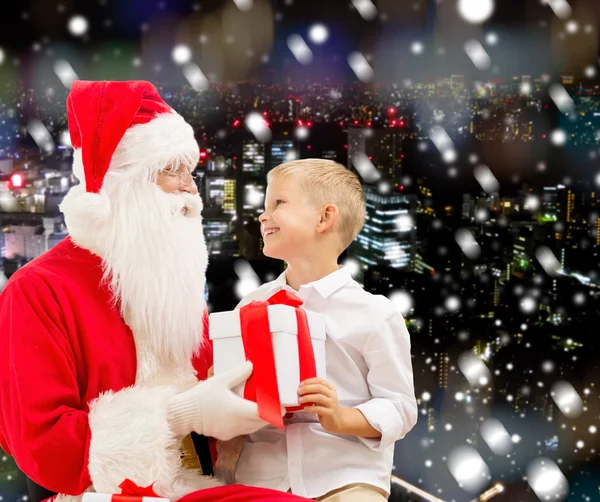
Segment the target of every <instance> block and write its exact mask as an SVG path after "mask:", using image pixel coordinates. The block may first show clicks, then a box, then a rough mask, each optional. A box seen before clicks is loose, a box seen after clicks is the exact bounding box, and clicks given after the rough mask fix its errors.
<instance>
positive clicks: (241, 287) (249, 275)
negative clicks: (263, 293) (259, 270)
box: [233, 260, 260, 299]
mask: <svg viewBox="0 0 600 502" xmlns="http://www.w3.org/2000/svg"><path fill="white" fill-rule="evenodd" d="M233 269H234V271H235V273H236V275H237V277H238V281H237V283H236V285H235V294H236V296H237V297H238V298H240V299H241V298H243V297H244V296H246V295H248V294H249V293H252V291H254V290H255V289H257V288H258V287H259V286H260V279H259V277H258V275H256V272H255V271H254V269H253V268H252V266H251V265H250V263H248V262H247V261H246V260H237V261H236V262H235V263H234V264H233Z"/></svg>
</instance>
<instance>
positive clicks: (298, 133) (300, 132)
mask: <svg viewBox="0 0 600 502" xmlns="http://www.w3.org/2000/svg"><path fill="white" fill-rule="evenodd" d="M309 134H310V129H309V128H308V127H306V126H299V127H296V130H295V131H294V136H295V137H296V139H297V140H298V141H305V140H306V139H308V136H309Z"/></svg>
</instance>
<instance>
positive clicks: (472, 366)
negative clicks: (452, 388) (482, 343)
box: [458, 352, 491, 386]
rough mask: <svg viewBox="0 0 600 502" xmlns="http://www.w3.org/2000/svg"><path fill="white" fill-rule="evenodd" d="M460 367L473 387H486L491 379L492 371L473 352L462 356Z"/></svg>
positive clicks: (459, 361) (459, 359)
mask: <svg viewBox="0 0 600 502" xmlns="http://www.w3.org/2000/svg"><path fill="white" fill-rule="evenodd" d="M458 367H459V368H460V371H461V372H462V374H463V375H464V376H465V378H466V379H467V381H468V382H469V383H470V384H471V385H472V386H478V385H486V384H487V382H489V380H490V378H491V374H490V370H489V369H488V367H487V366H486V364H485V363H484V362H483V360H482V359H481V357H477V356H476V355H475V354H473V353H472V352H463V353H462V354H461V355H460V357H459V358H458ZM482 381H483V382H485V383H482Z"/></svg>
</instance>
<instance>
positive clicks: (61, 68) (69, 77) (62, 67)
mask: <svg viewBox="0 0 600 502" xmlns="http://www.w3.org/2000/svg"><path fill="white" fill-rule="evenodd" d="M54 73H55V74H56V76H57V77H58V78H59V79H60V81H61V82H62V84H63V85H64V86H65V87H66V88H67V89H70V88H71V85H72V84H73V82H75V80H78V79H79V76H78V75H77V73H75V70H74V69H73V67H72V66H71V64H70V63H69V62H68V61H66V60H64V59H59V60H58V61H56V62H55V63H54Z"/></svg>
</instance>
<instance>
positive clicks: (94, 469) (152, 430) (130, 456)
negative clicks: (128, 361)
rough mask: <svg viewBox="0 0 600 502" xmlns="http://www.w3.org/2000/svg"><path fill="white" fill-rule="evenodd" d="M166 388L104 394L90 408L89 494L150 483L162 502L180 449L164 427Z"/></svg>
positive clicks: (169, 394) (169, 391)
mask: <svg viewBox="0 0 600 502" xmlns="http://www.w3.org/2000/svg"><path fill="white" fill-rule="evenodd" d="M174 392H175V391H174V389H172V388H170V387H148V388H144V387H129V388H127V389H123V390H121V391H119V392H116V393H113V392H107V393H105V394H102V395H101V396H100V397H99V398H98V399H96V400H94V401H93V402H92V403H91V404H90V413H89V424H90V429H91V433H92V437H91V442H90V454H89V471H90V476H91V478H92V482H93V485H94V489H95V491H97V492H100V493H119V485H120V484H121V483H122V482H123V481H124V480H125V479H126V478H129V479H131V480H132V481H133V482H135V483H136V484H138V485H139V486H148V485H150V484H152V483H156V484H155V485H154V488H155V491H156V492H157V493H159V494H160V495H162V496H164V497H169V496H171V495H172V494H171V493H170V492H171V487H172V483H173V481H174V479H175V478H176V476H177V474H178V470H179V448H178V446H179V445H178V442H177V440H176V439H175V437H174V435H173V433H172V431H171V428H170V426H169V423H168V421H167V412H166V408H167V403H168V401H169V399H170V398H171V397H172V396H173V394H174Z"/></svg>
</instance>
